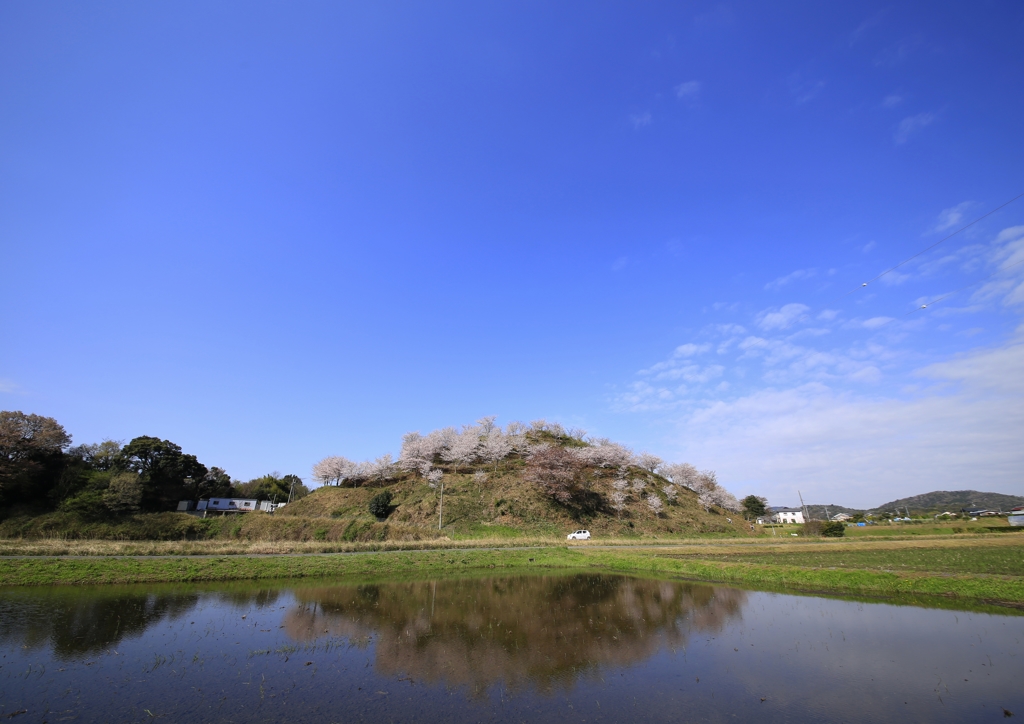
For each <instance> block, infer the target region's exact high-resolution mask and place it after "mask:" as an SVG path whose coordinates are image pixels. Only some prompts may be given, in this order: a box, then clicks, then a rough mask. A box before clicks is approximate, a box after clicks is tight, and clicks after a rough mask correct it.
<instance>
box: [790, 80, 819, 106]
mask: <svg viewBox="0 0 1024 724" xmlns="http://www.w3.org/2000/svg"><path fill="white" fill-rule="evenodd" d="M787 82H788V84H789V92H790V94H791V95H792V96H793V100H794V102H795V103H796V104H797V105H798V106H801V105H803V104H804V103H807V102H809V101H811V100H813V99H814V97H815V96H817V95H818V94H819V93H820V92H821V91H822V90H823V89H824V88H825V81H823V80H808V79H806V78H804V75H803V74H802V73H793V74H791V75H790V76H789V78H788V79H787Z"/></svg>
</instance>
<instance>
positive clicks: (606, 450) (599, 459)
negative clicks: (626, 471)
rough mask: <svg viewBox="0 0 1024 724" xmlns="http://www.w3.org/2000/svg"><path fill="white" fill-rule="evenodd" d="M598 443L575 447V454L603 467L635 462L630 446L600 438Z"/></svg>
mask: <svg viewBox="0 0 1024 724" xmlns="http://www.w3.org/2000/svg"><path fill="white" fill-rule="evenodd" d="M597 443H598V444H596V445H589V446H587V447H578V448H573V454H575V455H576V456H577V457H579V458H580V460H582V461H584V462H585V463H587V464H588V465H596V466H598V467H601V468H614V467H625V466H628V465H631V464H632V463H633V453H632V452H631V451H630V449H629V448H627V447H625V446H623V445H619V444H618V443H614V442H610V441H608V440H599V441H597Z"/></svg>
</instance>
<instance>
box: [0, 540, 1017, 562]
mask: <svg viewBox="0 0 1024 724" xmlns="http://www.w3.org/2000/svg"><path fill="white" fill-rule="evenodd" d="M531 547H571V548H581V549H601V548H605V547H615V548H642V549H643V550H645V551H649V552H650V553H652V554H656V555H673V556H686V557H695V558H703V557H707V558H715V557H719V556H732V555H742V556H763V555H777V556H780V559H781V558H782V557H786V556H790V555H794V554H818V553H836V554H838V553H842V552H864V551H874V552H885V551H890V552H897V551H907V550H915V549H948V548H958V549H973V548H997V547H998V548H1001V549H1003V548H1005V549H1010V548H1013V547H1016V548H1024V533H1022V534H1004V535H986V536H980V535H977V534H961V535H948V534H945V535H936V536H915V537H913V538H907V539H894V538H885V539H863V538H862V539H843V538H838V539H807V538H778V539H771V538H768V539H766V538H726V539H721V538H719V539H706V538H703V539H702V538H690V539H686V538H675V537H672V538H669V539H665V538H658V537H650V538H643V539H638V538H597V539H595V540H591V541H579V542H576V541H574V542H572V543H567V542H566V540H565V537H564V536H562V535H557V536H519V537H515V538H509V537H491V538H486V537H484V538H476V539H472V540H459V539H456V540H453V539H451V538H449V537H447V536H443V537H440V538H432V539H428V540H384V541H361V542H360V541H356V542H340V541H308V540H306V541H296V540H275V539H257V540H247V539H212V540H199V541H111V540H66V539H61V538H57V537H54V538H48V539H24V540H19V539H0V556H205V555H209V556H224V555H243V556H244V555H300V554H317V553H356V552H364V551H365V552H370V551H398V550H411V551H416V550H433V549H440V550H447V549H455V548H459V549H484V548H531ZM778 562H780V563H781V562H783V561H782V560H779V561H778Z"/></svg>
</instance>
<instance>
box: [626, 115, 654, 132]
mask: <svg viewBox="0 0 1024 724" xmlns="http://www.w3.org/2000/svg"><path fill="white" fill-rule="evenodd" d="M629 122H630V123H632V124H633V128H634V129H636V130H640V129H641V128H643V127H644V126H649V125H651V114H650V112H649V111H645V112H644V113H635V114H633V115H631V116H630V117H629Z"/></svg>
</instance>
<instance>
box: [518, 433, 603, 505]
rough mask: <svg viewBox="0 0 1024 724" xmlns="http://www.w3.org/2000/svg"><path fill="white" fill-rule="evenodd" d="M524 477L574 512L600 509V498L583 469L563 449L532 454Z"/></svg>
mask: <svg viewBox="0 0 1024 724" xmlns="http://www.w3.org/2000/svg"><path fill="white" fill-rule="evenodd" d="M523 477H524V479H525V480H526V481H527V482H530V483H533V484H535V485H536V486H537V487H539V488H540V489H541V491H542V492H543V493H544V494H545V495H547V496H548V497H549V498H551V499H552V500H554V501H555V502H557V503H560V504H561V505H564V506H566V507H568V508H571V509H574V510H576V511H577V512H587V511H590V512H592V511H594V510H596V509H597V508H598V507H599V504H600V497H599V496H598V495H597V494H596V493H594V491H593V486H592V483H591V481H590V477H589V476H588V474H587V468H586V465H584V464H583V462H582V461H581V460H580V459H579V458H578V457H576V456H575V455H573V454H571V453H570V452H569V451H567V450H566V449H565V448H562V447H558V446H551V447H548V448H546V449H544V450H541V451H540V452H538V453H535V454H534V455H533V456H532V457H531V458H530V461H529V463H528V464H527V466H526V472H525V474H524V475H523Z"/></svg>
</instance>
